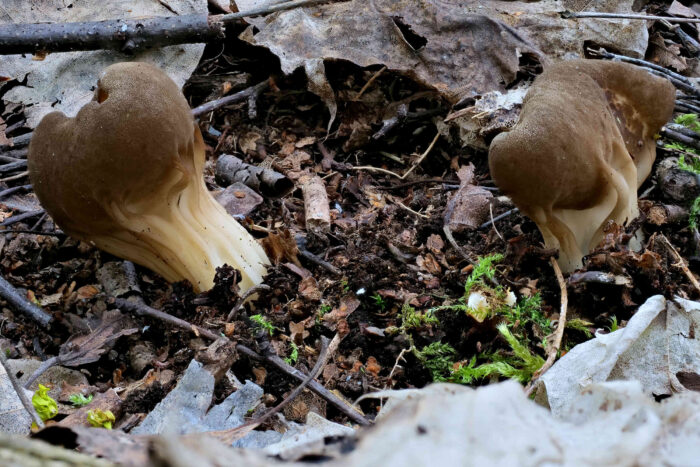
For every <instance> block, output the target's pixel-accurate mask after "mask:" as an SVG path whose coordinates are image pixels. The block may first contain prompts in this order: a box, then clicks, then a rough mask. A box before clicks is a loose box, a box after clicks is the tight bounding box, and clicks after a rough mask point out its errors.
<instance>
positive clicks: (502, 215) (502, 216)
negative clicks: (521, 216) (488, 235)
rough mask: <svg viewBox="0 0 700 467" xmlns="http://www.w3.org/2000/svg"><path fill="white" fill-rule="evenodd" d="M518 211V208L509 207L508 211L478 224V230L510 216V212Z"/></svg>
mask: <svg viewBox="0 0 700 467" xmlns="http://www.w3.org/2000/svg"><path fill="white" fill-rule="evenodd" d="M519 211H520V210H519V209H518V208H513V209H509V210H508V211H506V212H504V213H503V214H499V215H497V216H496V217H494V218H492V219H491V220H488V221H486V222H484V223H483V224H481V225H480V226H479V229H478V230H481V229H485V228H486V227H489V226H490V225H491V224H493V223H494V222H498V221H500V220H501V219H505V218H506V217H508V216H510V215H511V214H515V213H516V212H519Z"/></svg>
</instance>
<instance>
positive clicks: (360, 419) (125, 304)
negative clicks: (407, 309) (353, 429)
mask: <svg viewBox="0 0 700 467" xmlns="http://www.w3.org/2000/svg"><path fill="white" fill-rule="evenodd" d="M114 304H115V305H116V306H117V307H118V308H122V309H124V310H126V311H128V312H131V313H134V314H136V315H139V316H148V317H150V318H155V319H159V320H161V321H164V322H166V323H170V324H172V325H174V326H177V327H179V328H181V329H186V330H188V331H191V332H193V333H194V334H195V335H197V336H200V335H201V336H204V337H206V338H208V339H212V340H217V339H226V337H224V336H222V335H219V334H216V333H215V332H212V331H210V330H209V329H206V328H203V327H201V326H197V325H195V324H191V323H189V322H187V321H185V320H183V319H180V318H176V317H175V316H172V315H169V314H167V313H164V312H162V311H159V310H156V309H155V308H151V307H150V306H148V305H146V304H144V303H134V302H130V301H128V300H125V299H122V298H116V299H115V300H114ZM227 340H228V339H227ZM236 350H238V351H239V352H241V353H242V354H244V355H247V356H248V357H250V358H252V359H255V360H259V361H264V362H267V363H270V364H272V365H273V366H275V367H276V368H277V369H278V370H280V371H282V372H284V373H286V374H288V375H289V376H292V377H293V378H296V379H297V380H299V381H304V380H305V379H306V375H305V374H304V373H302V372H301V371H299V370H297V369H296V368H294V367H292V366H290V365H288V364H287V363H286V362H285V361H284V360H283V359H281V358H280V357H278V356H277V355H274V354H270V355H265V356H263V355H260V354H258V353H257V352H255V351H254V350H252V349H250V348H249V347H246V346H245V345H242V344H236ZM309 389H311V390H312V391H313V392H315V393H316V394H318V395H319V396H321V397H322V398H323V399H325V400H326V401H328V402H330V403H331V404H333V405H334V406H335V407H336V408H337V409H338V410H339V411H341V412H342V413H343V414H344V415H346V416H347V417H348V418H349V419H350V420H352V421H353V422H355V423H357V424H360V425H363V426H365V425H369V421H368V420H367V419H366V418H365V417H364V416H362V415H361V414H360V413H358V412H357V411H356V410H354V409H352V408H351V407H349V406H348V404H347V403H345V401H343V400H342V399H340V398H339V397H338V396H336V395H335V394H333V393H332V392H330V391H329V390H328V389H326V388H325V387H324V386H323V385H322V384H321V383H319V382H317V381H311V382H310V383H309Z"/></svg>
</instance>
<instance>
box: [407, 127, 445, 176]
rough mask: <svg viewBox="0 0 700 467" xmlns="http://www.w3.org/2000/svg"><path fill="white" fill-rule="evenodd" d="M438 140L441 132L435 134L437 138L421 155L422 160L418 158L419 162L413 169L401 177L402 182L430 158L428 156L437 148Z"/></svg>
mask: <svg viewBox="0 0 700 467" xmlns="http://www.w3.org/2000/svg"><path fill="white" fill-rule="evenodd" d="M438 138H440V132H439V131H438V132H437V133H436V134H435V138H433V140H432V141H431V142H430V145H429V146H428V148H427V149H426V150H425V151H424V152H423V154H421V156H420V158H418V160H417V161H416V163H415V164H413V167H411V168H410V169H408V170H407V171H406V172H404V174H403V175H402V176H401V180H403V179H405V178H406V177H408V175H409V174H410V173H411V172H413V171H414V170H415V169H416V167H418V166H419V165H421V163H422V162H423V160H424V159H425V158H426V157H427V156H428V154H430V151H432V150H433V147H434V146H435V143H437V140H438Z"/></svg>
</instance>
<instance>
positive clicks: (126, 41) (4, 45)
mask: <svg viewBox="0 0 700 467" xmlns="http://www.w3.org/2000/svg"><path fill="white" fill-rule="evenodd" d="M315 3H321V1H320V0H297V1H290V2H284V3H279V4H276V5H272V6H266V7H261V8H256V9H252V10H248V11H243V12H240V13H231V14H227V15H217V16H207V15H181V16H162V17H161V16H152V17H146V18H139V19H116V20H106V21H87V22H76V23H8V24H3V25H0V55H10V54H25V53H30V54H33V53H38V52H70V51H76V50H100V49H109V50H119V51H122V52H128V53H132V52H135V51H137V50H144V49H151V48H157V47H163V46H166V45H175V44H195V43H202V42H209V41H210V40H213V39H217V38H221V37H223V36H224V27H225V25H226V24H228V23H231V22H233V21H237V20H239V19H241V18H245V17H248V16H257V15H261V14H266V13H272V12H275V11H280V10H287V9H290V8H297V7H300V6H308V5H312V4H315Z"/></svg>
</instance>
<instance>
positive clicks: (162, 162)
mask: <svg viewBox="0 0 700 467" xmlns="http://www.w3.org/2000/svg"><path fill="white" fill-rule="evenodd" d="M204 162H205V149H204V142H203V141H202V136H201V133H200V131H199V128H198V127H197V125H196V124H195V123H194V121H193V119H192V116H191V114H190V109H189V105H188V104H187V101H186V100H185V98H184V96H183V95H182V93H181V91H180V89H179V88H178V86H177V85H176V84H175V83H174V82H173V81H172V80H171V79H170V78H169V77H168V76H167V75H166V74H165V73H164V72H162V71H161V70H159V69H158V68H156V67H155V66H153V65H150V64H147V63H140V62H127V63H118V64H115V65H112V66H110V67H108V68H107V69H106V70H105V71H104V73H103V75H102V77H101V78H100V81H99V83H98V86H97V90H96V91H95V99H94V100H93V101H91V102H89V103H88V104H86V105H85V106H84V107H83V108H82V109H81V110H80V111H79V112H78V114H77V115H76V116H75V118H68V117H66V116H65V115H63V114H62V113H61V112H53V113H50V114H48V115H47V116H46V117H44V119H43V120H42V121H41V123H40V124H39V125H38V126H37V128H36V130H35V132H34V136H33V137H32V142H31V144H30V147H29V154H28V168H29V175H30V178H31V180H32V184H33V186H34V190H35V192H36V194H37V196H38V198H39V201H40V202H41V204H42V205H43V206H44V208H45V209H46V211H47V212H48V213H49V214H50V215H51V216H52V218H53V219H54V221H55V222H56V223H57V224H58V225H59V226H60V227H61V228H62V229H63V230H64V231H65V232H66V233H67V234H69V235H71V236H74V237H76V238H79V239H81V240H84V241H87V242H91V243H93V244H95V245H96V246H97V247H99V248H101V249H103V250H105V251H107V252H109V253H112V254H114V255H116V256H119V257H121V258H125V259H129V260H131V261H133V262H135V263H138V264H141V265H143V266H146V267H148V268H150V269H152V270H153V271H155V272H157V273H159V274H160V275H162V276H163V277H164V278H166V279H167V280H169V281H178V280H182V279H187V280H189V281H190V282H191V283H192V285H193V287H194V289H195V290H196V291H198V292H201V291H204V290H208V289H210V288H211V287H212V286H213V285H214V275H215V272H216V268H217V267H220V266H223V265H224V264H228V265H230V266H232V267H234V268H236V269H238V270H240V271H241V276H242V279H241V284H240V287H241V290H243V291H245V290H247V289H249V288H250V287H252V286H254V285H257V284H259V283H260V282H262V278H263V275H264V274H265V272H266V266H267V265H268V264H269V260H268V258H267V256H266V255H265V252H264V251H263V249H262V247H261V246H260V245H259V244H258V242H257V241H256V240H255V239H254V238H253V237H252V236H251V235H250V234H249V233H248V232H247V231H246V230H245V229H244V228H243V227H242V226H241V225H240V224H239V223H238V222H236V220H235V219H234V218H232V217H231V216H230V215H229V214H228V213H227V212H226V211H225V209H224V208H223V207H222V206H221V205H219V203H217V202H216V200H215V199H214V198H213V197H212V195H211V194H210V193H209V191H208V190H207V188H206V185H205V184H204V179H203V176H202V170H203V168H204Z"/></svg>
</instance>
